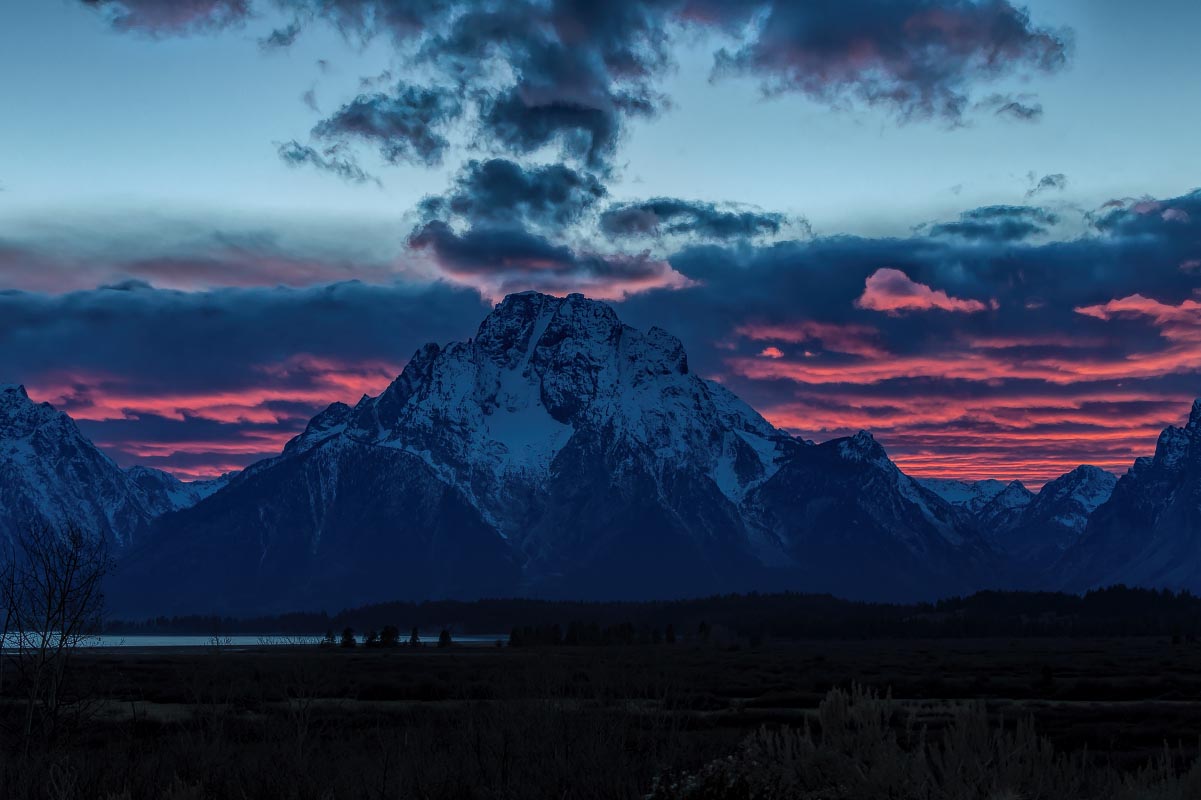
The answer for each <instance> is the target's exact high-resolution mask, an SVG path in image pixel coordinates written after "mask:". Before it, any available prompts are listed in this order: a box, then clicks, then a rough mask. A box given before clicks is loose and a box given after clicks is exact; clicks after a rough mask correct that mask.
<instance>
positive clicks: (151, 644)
mask: <svg viewBox="0 0 1201 800" xmlns="http://www.w3.org/2000/svg"><path fill="white" fill-rule="evenodd" d="M497 639H499V640H501V641H502V642H506V643H507V642H508V641H509V635H508V634H503V635H502V634H495V635H482V634H457V635H455V636H454V643H455V644H461V645H471V646H474V647H491V646H495V644H496V640H497ZM320 641H321V637H320V636H295V635H290V634H287V635H286V634H263V635H258V636H246V635H240V636H219V637H214V636H199V635H185V634H165V635H157V634H132V635H116V634H104V635H102V636H89V637H87V638H86V639H84V640H82V641H81V642H80V646H81V647H85V648H121V647H129V648H134V649H143V648H156V647H175V648H179V647H214V646H217V647H220V648H235V649H243V648H249V647H296V646H316V645H317V643H318V642H320ZM362 641H363V639H362V637H361V636H360V637H359V644H360V646H361V645H362ZM408 641H409V637H408V634H405V635H404V636H403V637H402V638H401V642H402V644H408ZM421 643H422V644H423V645H427V646H430V647H433V646H436V645H437V644H438V634H437V633H432V634H425V633H423V634H422V635H421ZM15 645H16V637H15V636H13V635H11V634H10V635H9V636H8V637H7V639H6V641H5V642H4V646H5V648H6V649H8V648H12V647H14V646H15Z"/></svg>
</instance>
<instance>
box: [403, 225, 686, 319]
mask: <svg viewBox="0 0 1201 800" xmlns="http://www.w3.org/2000/svg"><path fill="white" fill-rule="evenodd" d="M409 244H410V246H412V247H413V248H416V249H418V250H425V251H427V252H429V253H430V254H431V255H432V256H433V258H434V260H435V261H436V262H437V264H438V265H439V267H440V268H441V269H442V271H443V273H444V274H446V275H447V276H448V277H450V278H452V279H453V280H455V281H458V282H461V283H466V284H468V285H471V286H474V287H476V288H477V289H479V291H481V292H482V293H483V294H484V295H485V296H488V297H491V298H492V299H493V300H499V299H500V298H501V297H503V296H504V295H505V294H508V293H510V292H515V291H524V290H527V289H531V288H537V289H539V290H541V291H548V292H552V293H555V294H564V293H566V292H570V291H579V292H584V293H586V294H588V295H590V296H592V297H595V298H600V299H619V298H622V297H625V296H627V295H629V294H633V293H636V292H641V291H646V290H649V289H653V288H673V287H680V286H684V285H686V284H687V280H686V279H685V278H684V277H683V276H681V275H679V274H678V273H676V272H675V271H674V270H673V269H672V268H671V266H670V265H669V264H667V263H666V262H665V261H662V260H659V259H654V258H651V257H650V256H649V255H647V254H645V253H642V254H635V255H628V254H604V253H594V252H587V251H582V252H581V251H576V250H574V249H573V248H571V247H568V246H567V245H564V244H557V243H554V242H552V241H550V240H549V239H547V238H546V237H544V236H541V235H539V234H536V233H532V232H530V231H527V230H524V229H521V228H510V227H502V228H488V227H473V228H471V229H469V230H467V231H466V232H465V233H461V234H460V233H457V232H455V231H454V230H452V229H451V227H450V226H449V225H447V224H446V223H445V222H443V221H440V220H434V221H431V222H427V223H426V224H425V225H424V226H422V227H421V228H419V229H418V230H416V231H414V233H413V235H412V236H411V237H410V238H409Z"/></svg>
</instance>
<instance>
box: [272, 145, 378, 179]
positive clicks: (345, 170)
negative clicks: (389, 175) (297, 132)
mask: <svg viewBox="0 0 1201 800" xmlns="http://www.w3.org/2000/svg"><path fill="white" fill-rule="evenodd" d="M276 150H277V152H278V153H279V157H280V158H281V159H283V162H284V163H285V164H287V165H288V166H290V167H299V166H302V165H305V164H308V165H310V166H313V167H316V168H317V169H319V170H321V171H323V172H329V173H332V174H334V175H337V176H338V177H339V178H342V179H343V180H346V181H350V182H351V183H367V182H368V181H370V182H372V183H374V184H376V185H379V179H378V178H376V177H375V176H373V175H369V174H367V172H365V171H364V170H363V168H362V167H360V166H359V164H358V162H356V161H355V160H354V158H353V157H352V156H345V155H339V148H338V147H337V146H334V147H332V148H325V149H324V150H323V151H318V150H317V149H315V148H313V147H309V146H308V145H303V144H301V143H300V142H297V141H296V140H295V139H293V140H292V141H290V142H284V143H283V144H280V145H278V146H277V148H276Z"/></svg>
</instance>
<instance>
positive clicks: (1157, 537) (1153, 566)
mask: <svg viewBox="0 0 1201 800" xmlns="http://www.w3.org/2000/svg"><path fill="white" fill-rule="evenodd" d="M1055 569H1056V573H1057V576H1058V580H1059V581H1060V582H1061V583H1062V584H1063V585H1064V586H1065V587H1067V588H1069V589H1077V590H1079V589H1087V588H1091V587H1096V586H1101V585H1108V584H1114V583H1125V584H1127V585H1130V586H1153V587H1165V588H1174V589H1190V590H1193V591H1198V590H1201V400H1198V401H1197V402H1195V403H1194V404H1193V408H1192V412H1191V413H1190V415H1189V420H1188V423H1187V424H1186V425H1185V426H1184V427H1183V428H1177V427H1169V428H1167V429H1165V430H1164V431H1163V433H1161V434H1160V436H1159V440H1158V441H1157V442H1156V445H1155V455H1154V456H1153V457H1150V458H1147V457H1144V458H1139V459H1136V460H1135V462H1134V465H1133V466H1132V467H1131V468H1130V470H1129V471H1127V473H1126V474H1125V475H1123V476H1122V477H1121V478H1120V479H1119V480H1118V481H1117V485H1116V486H1115V487H1114V489H1113V493H1112V495H1111V496H1110V497H1109V499H1108V500H1107V501H1106V502H1105V503H1104V504H1102V505H1101V506H1100V507H1099V508H1097V510H1096V511H1095V512H1093V514H1092V515H1091V517H1090V518H1089V520H1088V524H1087V527H1086V528H1085V530H1084V533H1083V535H1082V536H1081V537H1080V540H1079V541H1078V542H1077V543H1076V544H1075V545H1074V546H1072V547H1071V548H1070V549H1069V550H1068V551H1067V552H1066V553H1065V554H1064V557H1063V559H1062V560H1061V561H1060V562H1059V563H1058V564H1057V565H1056V568H1055Z"/></svg>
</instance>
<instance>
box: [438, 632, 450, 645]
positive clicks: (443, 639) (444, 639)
mask: <svg viewBox="0 0 1201 800" xmlns="http://www.w3.org/2000/svg"><path fill="white" fill-rule="evenodd" d="M450 644H451V642H450V631H449V630H447V629H446V628H443V629H442V633H440V634H438V646H439V647H450Z"/></svg>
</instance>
